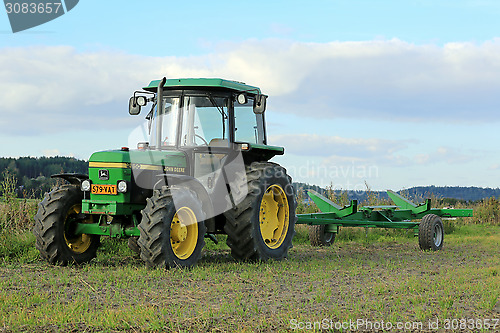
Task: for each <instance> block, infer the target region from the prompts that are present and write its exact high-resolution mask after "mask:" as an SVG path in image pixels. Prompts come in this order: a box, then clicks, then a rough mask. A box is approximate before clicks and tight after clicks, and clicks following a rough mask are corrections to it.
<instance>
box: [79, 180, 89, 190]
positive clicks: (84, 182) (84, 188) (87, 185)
mask: <svg viewBox="0 0 500 333" xmlns="http://www.w3.org/2000/svg"><path fill="white" fill-rule="evenodd" d="M81 189H82V191H83V192H88V191H90V180H88V179H85V180H84V181H83V182H82V185H81Z"/></svg>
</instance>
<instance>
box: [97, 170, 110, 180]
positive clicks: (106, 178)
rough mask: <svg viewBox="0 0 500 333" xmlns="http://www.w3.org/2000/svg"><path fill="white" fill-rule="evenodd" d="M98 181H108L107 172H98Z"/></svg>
mask: <svg viewBox="0 0 500 333" xmlns="http://www.w3.org/2000/svg"><path fill="white" fill-rule="evenodd" d="M99 179H100V180H109V170H106V169H101V170H99Z"/></svg>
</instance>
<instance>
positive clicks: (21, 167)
mask: <svg viewBox="0 0 500 333" xmlns="http://www.w3.org/2000/svg"><path fill="white" fill-rule="evenodd" d="M0 171H1V173H0V183H3V182H5V181H9V182H12V181H14V182H15V187H16V191H17V196H18V197H20V198H41V197H42V196H43V194H44V193H45V192H47V191H50V189H51V188H52V187H53V186H54V185H56V184H57V182H58V180H57V179H53V178H50V176H51V175H54V174H58V173H64V172H66V173H68V172H71V173H82V174H88V162H86V161H83V160H79V159H76V158H73V157H62V156H55V157H19V158H11V157H0ZM0 188H1V187H0ZM0 192H1V191H0ZM0 195H2V193H0Z"/></svg>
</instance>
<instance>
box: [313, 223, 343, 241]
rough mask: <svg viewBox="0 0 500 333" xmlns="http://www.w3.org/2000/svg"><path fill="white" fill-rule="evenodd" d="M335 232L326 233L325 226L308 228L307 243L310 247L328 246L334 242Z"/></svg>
mask: <svg viewBox="0 0 500 333" xmlns="http://www.w3.org/2000/svg"><path fill="white" fill-rule="evenodd" d="M336 235H337V233H336V232H328V231H326V225H324V224H322V225H311V226H309V241H310V242H311V245H312V246H330V245H332V244H333V242H334V241H335V236H336Z"/></svg>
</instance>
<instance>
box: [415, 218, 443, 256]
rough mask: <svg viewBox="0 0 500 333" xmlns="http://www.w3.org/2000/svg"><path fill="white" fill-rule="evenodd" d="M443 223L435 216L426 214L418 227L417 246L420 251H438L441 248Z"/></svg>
mask: <svg viewBox="0 0 500 333" xmlns="http://www.w3.org/2000/svg"><path fill="white" fill-rule="evenodd" d="M443 242H444V228H443V221H442V220H441V218H440V217H439V216H437V215H435V214H427V215H425V216H424V217H423V218H422V221H421V222H420V225H419V227H418V244H419V246H420V249H422V250H424V251H425V250H432V251H438V250H441V249H442V248H443Z"/></svg>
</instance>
